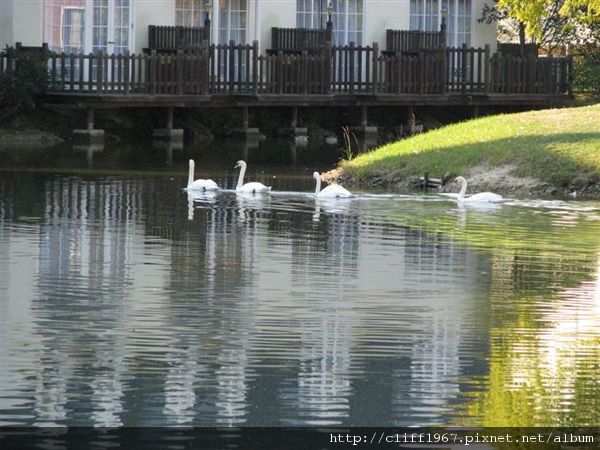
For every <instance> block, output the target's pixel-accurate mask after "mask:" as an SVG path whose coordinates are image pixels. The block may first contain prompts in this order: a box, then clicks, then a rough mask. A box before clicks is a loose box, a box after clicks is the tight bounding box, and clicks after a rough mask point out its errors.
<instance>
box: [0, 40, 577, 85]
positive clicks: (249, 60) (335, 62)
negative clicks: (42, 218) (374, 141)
mask: <svg viewBox="0 0 600 450" xmlns="http://www.w3.org/2000/svg"><path fill="white" fill-rule="evenodd" d="M2 64H5V65H6V63H2ZM48 69H49V74H50V87H49V89H50V91H54V92H74V93H107V94H108V93H120V94H138V93H139V94H175V95H213V94H217V95H218V94H251V95H258V94H361V93H369V94H392V95H401V94H441V95H443V94H446V93H449V94H465V95H467V94H474V93H479V94H490V93H497V94H511V93H523V94H528V93H530V94H567V93H570V86H571V76H572V60H571V59H570V58H549V57H548V58H534V57H513V56H507V57H504V56H502V55H498V54H497V55H494V56H492V55H491V53H490V49H489V47H487V46H486V47H485V48H483V49H482V48H468V47H466V46H463V47H461V48H447V49H446V50H445V51H439V50H432V51H420V52H417V53H414V54H409V53H389V52H385V53H384V52H380V50H379V48H378V45H377V44H376V43H374V44H373V45H372V46H356V45H354V44H350V45H346V46H335V47H331V46H329V45H326V46H324V47H323V49H322V50H321V51H320V52H316V53H309V52H308V51H306V50H305V51H303V52H301V53H299V54H283V53H281V52H280V53H277V54H271V55H259V52H258V42H256V41H255V42H254V43H253V44H252V45H239V44H235V43H234V42H233V41H232V42H230V43H229V44H219V45H214V44H213V45H210V46H208V47H205V48H201V49H199V50H193V51H183V50H179V51H177V52H176V53H175V54H159V53H157V52H152V53H151V54H143V55H136V54H132V55H106V54H88V55H74V54H70V55H66V54H53V55H51V56H50V58H49V61H48Z"/></svg>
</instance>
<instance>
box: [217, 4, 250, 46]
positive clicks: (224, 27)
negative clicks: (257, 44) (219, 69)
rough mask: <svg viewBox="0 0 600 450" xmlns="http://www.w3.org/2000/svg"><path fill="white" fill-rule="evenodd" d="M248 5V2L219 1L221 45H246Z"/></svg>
mask: <svg viewBox="0 0 600 450" xmlns="http://www.w3.org/2000/svg"><path fill="white" fill-rule="evenodd" d="M247 18H248V5H247V2H246V0H219V43H221V44H225V43H228V42H229V41H231V40H232V41H235V43H236V44H245V43H246V29H247Z"/></svg>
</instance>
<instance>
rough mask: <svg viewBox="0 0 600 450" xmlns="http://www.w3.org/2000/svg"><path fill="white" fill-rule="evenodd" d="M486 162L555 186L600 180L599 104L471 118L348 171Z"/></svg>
mask: <svg viewBox="0 0 600 450" xmlns="http://www.w3.org/2000/svg"><path fill="white" fill-rule="evenodd" d="M479 165H485V166H489V167H491V168H493V167H500V166H504V165H512V166H514V167H515V171H514V175H517V176H531V177H534V178H538V179H541V180H543V181H546V182H549V183H551V184H553V185H556V186H578V185H583V184H586V183H589V182H597V181H598V180H600V104H596V105H591V106H583V107H577V108H563V109H548V110H540V111H529V112H524V113H516V114H502V115H497V116H489V117H484V118H480V119H475V120H470V121H467V122H462V123H458V124H454V125H450V126H447V127H444V128H440V129H437V130H433V131H430V132H428V133H424V134H420V135H417V136H413V137H411V138H408V139H403V140H401V141H397V142H393V143H390V144H387V145H385V146H383V147H380V148H378V149H375V150H373V151H371V152H368V153H364V154H362V155H360V156H358V157H357V158H355V159H353V160H351V161H343V162H342V163H341V167H342V169H343V171H344V172H345V173H346V174H347V175H349V176H351V177H352V178H354V179H356V180H357V181H361V180H365V179H367V178H369V177H371V176H378V177H382V178H383V179H384V180H388V181H398V180H403V179H407V178H408V177H410V176H415V175H422V174H423V173H424V172H428V173H429V176H431V177H440V176H443V175H444V174H446V173H449V174H451V175H461V174H466V173H467V172H468V171H469V169H471V168H473V167H475V166H479Z"/></svg>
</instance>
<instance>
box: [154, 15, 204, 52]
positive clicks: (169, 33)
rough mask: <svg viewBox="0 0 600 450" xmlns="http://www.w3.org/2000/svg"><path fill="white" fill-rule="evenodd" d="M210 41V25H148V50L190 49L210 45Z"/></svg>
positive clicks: (172, 50)
mask: <svg viewBox="0 0 600 450" xmlns="http://www.w3.org/2000/svg"><path fill="white" fill-rule="evenodd" d="M209 41H210V26H209V25H208V22H207V24H206V25H205V26H204V27H183V26H159V25H150V26H148V51H151V50H157V51H158V52H174V51H177V50H189V49H194V48H198V47H200V46H202V45H208V43H209Z"/></svg>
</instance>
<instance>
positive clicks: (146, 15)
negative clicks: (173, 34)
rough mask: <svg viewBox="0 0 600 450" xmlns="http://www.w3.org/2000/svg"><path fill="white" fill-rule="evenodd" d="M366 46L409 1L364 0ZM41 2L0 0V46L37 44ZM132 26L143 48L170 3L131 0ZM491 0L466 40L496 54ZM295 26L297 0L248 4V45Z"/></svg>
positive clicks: (391, 25)
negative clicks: (488, 14)
mask: <svg viewBox="0 0 600 450" xmlns="http://www.w3.org/2000/svg"><path fill="white" fill-rule="evenodd" d="M364 1H365V8H364V18H363V21H364V22H363V30H364V35H363V36H364V38H363V43H364V44H365V45H371V44H372V43H373V42H378V43H379V48H380V49H385V30H386V29H400V30H402V29H404V30H407V29H409V25H410V0H364ZM43 3H44V2H43V0H0V44H1V45H2V47H4V46H5V45H7V44H8V45H14V43H15V42H18V41H20V42H22V43H23V45H40V44H41V42H42V41H43V17H44V16H43ZM131 3H132V14H133V17H134V24H133V29H132V40H131V42H132V43H133V46H132V51H135V52H136V53H138V52H141V51H142V49H143V48H144V47H147V45H148V26H149V25H174V24H175V0H131ZM486 3H488V4H491V3H493V2H492V1H491V0H472V12H471V42H472V45H473V46H474V47H483V46H484V45H485V44H490V46H491V47H492V51H495V50H496V25H487V24H485V23H479V21H478V19H479V18H480V17H481V11H482V9H483V6H484V5H485V4H486ZM217 16H218V1H217V0H214V1H213V13H212V26H213V35H212V37H213V42H216V40H217V27H218V17H217ZM295 26H296V0H248V16H247V34H246V36H247V42H248V43H251V42H252V41H253V40H254V39H258V40H259V43H260V50H261V52H264V50H265V49H267V48H270V46H271V28H272V27H290V28H292V27H295Z"/></svg>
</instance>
